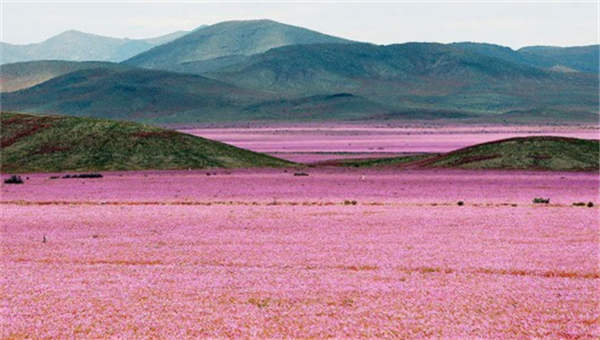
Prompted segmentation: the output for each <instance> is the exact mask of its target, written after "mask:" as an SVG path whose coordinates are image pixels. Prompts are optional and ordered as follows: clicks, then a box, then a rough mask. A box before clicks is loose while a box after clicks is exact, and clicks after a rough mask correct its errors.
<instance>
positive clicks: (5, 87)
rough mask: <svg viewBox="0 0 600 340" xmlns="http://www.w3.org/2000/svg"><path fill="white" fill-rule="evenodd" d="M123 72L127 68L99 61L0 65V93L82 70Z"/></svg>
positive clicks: (47, 61)
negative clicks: (103, 69)
mask: <svg viewBox="0 0 600 340" xmlns="http://www.w3.org/2000/svg"><path fill="white" fill-rule="evenodd" d="M93 68H107V69H116V70H119V69H121V70H124V69H127V68H128V66H125V65H120V64H115V63H109V62H99V61H81V62H78V61H62V60H42V61H26V62H21V63H13V64H4V65H0V92H12V91H17V90H21V89H25V88H28V87H32V86H35V85H37V84H40V83H43V82H45V81H46V80H50V79H52V78H56V77H58V76H61V75H63V74H67V73H71V72H75V71H78V70H84V69H93Z"/></svg>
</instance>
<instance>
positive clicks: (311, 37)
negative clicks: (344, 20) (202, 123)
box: [125, 20, 349, 70]
mask: <svg viewBox="0 0 600 340" xmlns="http://www.w3.org/2000/svg"><path fill="white" fill-rule="evenodd" d="M343 42H349V41H348V40H345V39H341V38H337V37H333V36H330V35H326V34H323V33H319V32H315V31H311V30H308V29H305V28H301V27H296V26H291V25H286V24H282V23H278V22H275V21H272V20H246V21H225V22H221V23H218V24H215V25H211V26H204V27H200V28H198V29H195V30H194V31H192V32H191V33H189V34H187V35H185V36H183V37H181V38H179V39H176V40H173V41H171V42H169V43H167V44H163V45H161V46H157V47H155V48H152V49H151V50H149V51H147V52H144V53H141V54H139V55H136V56H134V57H132V58H131V59H129V60H126V61H125V63H126V64H128V65H132V66H140V67H145V68H155V69H162V70H176V69H177V68H178V66H179V65H180V64H182V63H189V62H196V61H201V60H207V59H213V58H218V57H226V56H246V55H252V54H256V53H262V52H265V51H267V50H269V49H271V48H274V47H279V46H286V45H297V44H314V43H343Z"/></svg>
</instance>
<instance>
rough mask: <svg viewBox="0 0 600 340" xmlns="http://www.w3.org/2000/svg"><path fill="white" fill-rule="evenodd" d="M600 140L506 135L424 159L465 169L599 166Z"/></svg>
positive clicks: (427, 163)
mask: <svg viewBox="0 0 600 340" xmlns="http://www.w3.org/2000/svg"><path fill="white" fill-rule="evenodd" d="M599 157H600V141H599V140H586V139H578V138H567V137H554V136H536V137H517V138H510V139H503V140H499V141H494V142H488V143H482V144H478V145H474V146H470V147H467V148H463V149H460V150H456V151H453V152H450V153H447V154H444V155H441V156H438V157H434V158H430V159H428V160H425V161H423V162H422V163H421V166H425V167H443V168H462V169H531V170H596V171H597V170H598V168H599V164H600V163H599V161H600V159H599Z"/></svg>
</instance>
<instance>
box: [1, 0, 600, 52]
mask: <svg viewBox="0 0 600 340" xmlns="http://www.w3.org/2000/svg"><path fill="white" fill-rule="evenodd" d="M0 3H1V10H2V31H1V32H0V33H1V34H0V40H1V41H4V42H10V43H16V44H25V43H34V42H40V41H42V40H45V39H47V38H49V37H51V36H53V35H56V34H58V33H61V32H63V31H66V30H69V29H76V30H80V31H84V32H88V33H94V34H100V35H106V36H114V37H128V38H147V37H153V36H158V35H162V34H166V33H169V32H172V31H177V30H190V29H193V28H195V27H197V26H199V25H203V24H214V23H217V22H221V21H225V20H244V19H272V20H276V21H280V22H283V23H287V24H292V25H297V26H302V27H306V28H310V29H313V30H317V31H320V32H323V33H327V34H331V35H336V36H340V37H344V38H349V39H353V40H358V41H365V42H372V43H377V44H391V43H403V42H408V41H435V42H442V43H447V42H456V41H477V42H490V43H495V44H500V45H505V46H510V47H512V48H519V47H522V46H527V45H557V46H576V45H589V44H597V43H598V39H599V38H598V35H599V33H598V16H599V13H598V11H599V5H598V2H597V1H586V2H563V1H561V2H559V1H554V2H540V1H528V2H514V1H513V2H506V1H505V2H489V1H485V2H474V1H462V2H456V1H452V2H450V1H446V2H439V1H438V2H429V1H428V2H405V1H404V2H400V1H395V2H391V1H387V2H378V3H374V2H366V1H364V2H359V1H354V2H341V1H335V2H334V1H328V2H318V1H310V2H306V1H304V2H300V1H293V2H292V1H287V2H281V1H279V2H273V1H266V2H265V1H262V2H248V1H245V2H244V1H236V2H232V1H228V2H226V3H223V2H214V1H213V2H206V1H180V2H178V1H136V0H133V1H132V0H129V1H82V0H80V1H60V2H56V1H15V0H0Z"/></svg>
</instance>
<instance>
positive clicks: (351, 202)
mask: <svg viewBox="0 0 600 340" xmlns="http://www.w3.org/2000/svg"><path fill="white" fill-rule="evenodd" d="M357 203H358V202H357V201H356V200H344V205H356V204H357Z"/></svg>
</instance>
